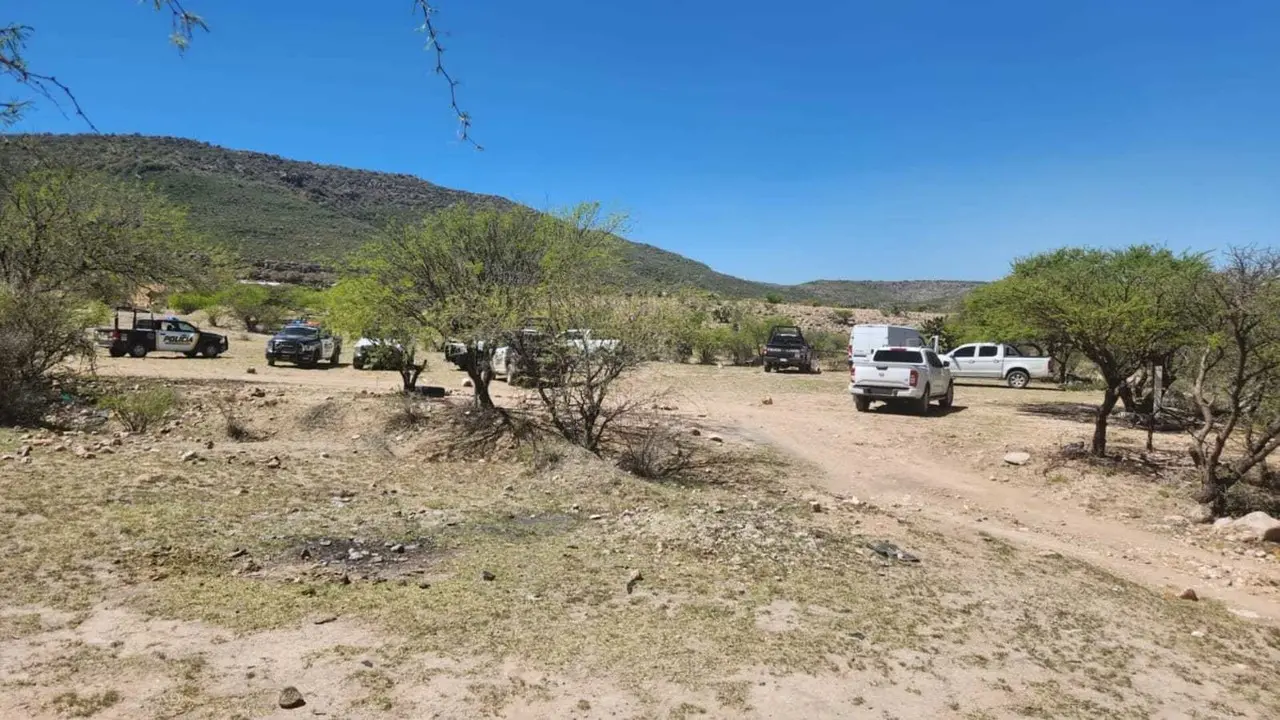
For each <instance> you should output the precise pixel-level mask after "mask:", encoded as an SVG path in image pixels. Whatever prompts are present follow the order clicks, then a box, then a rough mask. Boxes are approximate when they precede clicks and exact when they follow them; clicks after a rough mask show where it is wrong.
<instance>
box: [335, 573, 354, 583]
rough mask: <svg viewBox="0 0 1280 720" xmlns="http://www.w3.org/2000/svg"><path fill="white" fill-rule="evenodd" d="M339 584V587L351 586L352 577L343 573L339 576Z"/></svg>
mask: <svg viewBox="0 0 1280 720" xmlns="http://www.w3.org/2000/svg"><path fill="white" fill-rule="evenodd" d="M338 584H339V585H350V584H351V576H350V575H348V574H346V573H342V574H341V575H339V576H338Z"/></svg>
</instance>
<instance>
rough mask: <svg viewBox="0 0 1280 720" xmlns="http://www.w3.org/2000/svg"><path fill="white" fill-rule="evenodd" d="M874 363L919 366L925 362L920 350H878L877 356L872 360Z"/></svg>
mask: <svg viewBox="0 0 1280 720" xmlns="http://www.w3.org/2000/svg"><path fill="white" fill-rule="evenodd" d="M871 361H872V362H878V363H882V362H884V363H912V364H915V365H919V364H921V363H923V362H924V356H923V355H921V354H920V351H919V350H877V351H876V354H875V355H874V356H872V358H871Z"/></svg>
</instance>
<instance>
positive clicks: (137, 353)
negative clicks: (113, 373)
mask: <svg viewBox="0 0 1280 720" xmlns="http://www.w3.org/2000/svg"><path fill="white" fill-rule="evenodd" d="M129 356H130V357H136V358H141V357H146V356H147V346H146V345H144V344H142V343H134V344H133V346H132V347H130V348H129Z"/></svg>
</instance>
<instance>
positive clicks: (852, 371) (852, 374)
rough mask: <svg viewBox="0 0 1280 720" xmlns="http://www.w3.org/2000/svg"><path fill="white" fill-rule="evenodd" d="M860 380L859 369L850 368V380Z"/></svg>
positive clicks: (855, 367) (853, 366) (852, 366)
mask: <svg viewBox="0 0 1280 720" xmlns="http://www.w3.org/2000/svg"><path fill="white" fill-rule="evenodd" d="M857 378H858V367H857V366H856V365H850V366H849V380H850V381H853V380H856V379H857Z"/></svg>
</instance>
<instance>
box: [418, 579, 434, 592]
mask: <svg viewBox="0 0 1280 720" xmlns="http://www.w3.org/2000/svg"><path fill="white" fill-rule="evenodd" d="M418 589H419V590H430V589H431V583H429V582H427V581H426V580H423V581H422V582H420V583H418Z"/></svg>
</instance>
